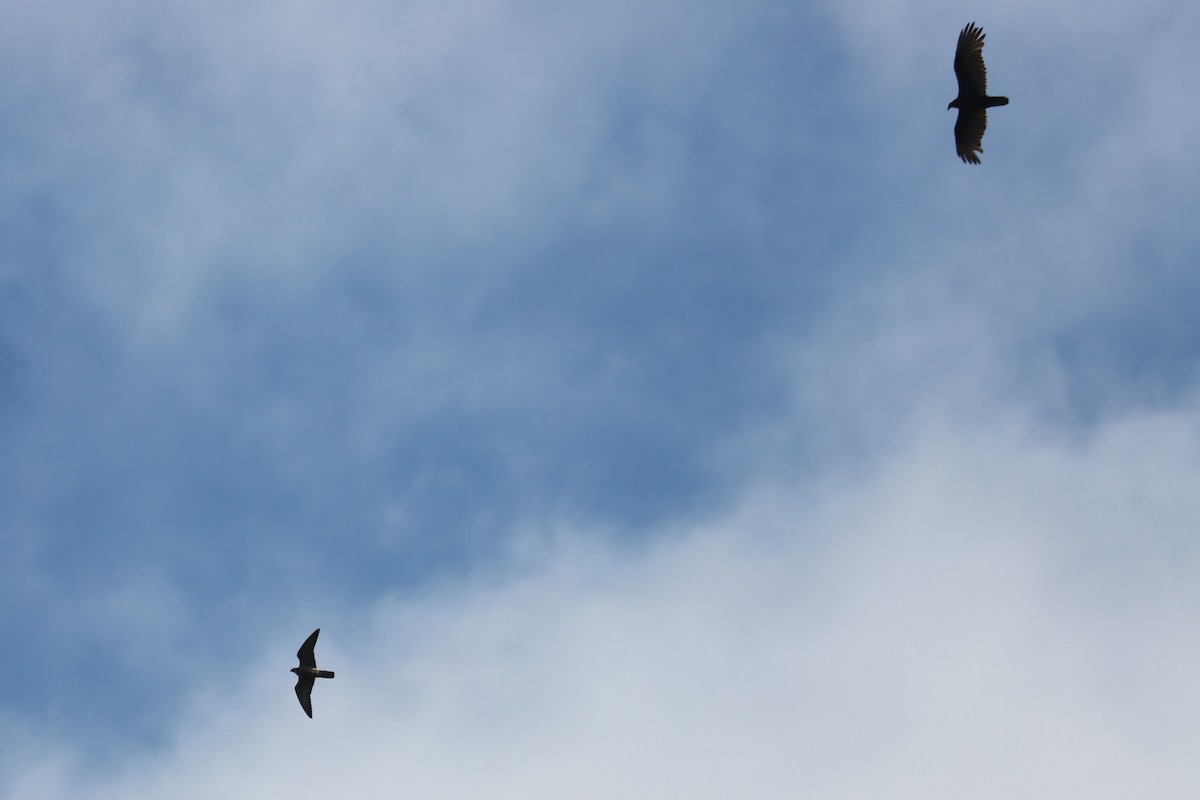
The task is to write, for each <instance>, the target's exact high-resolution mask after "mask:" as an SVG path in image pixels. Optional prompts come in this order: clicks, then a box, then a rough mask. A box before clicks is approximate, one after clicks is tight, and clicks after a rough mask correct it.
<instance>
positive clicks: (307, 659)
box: [296, 628, 321, 716]
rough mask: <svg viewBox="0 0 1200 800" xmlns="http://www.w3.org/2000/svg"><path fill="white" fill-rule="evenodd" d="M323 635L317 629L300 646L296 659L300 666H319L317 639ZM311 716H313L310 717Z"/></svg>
mask: <svg viewBox="0 0 1200 800" xmlns="http://www.w3.org/2000/svg"><path fill="white" fill-rule="evenodd" d="M320 635H321V629H320V628H317V629H316V630H315V631H313V632H312V634H311V635H310V636H309V637H308V638H307V639H305V640H304V644H302V645H300V649H299V650H297V651H296V658H298V659H300V666H302V667H312V668H314V669H315V668H316V666H317V653H316V647H317V637H318V636H320ZM309 716H311V714H310V715H309Z"/></svg>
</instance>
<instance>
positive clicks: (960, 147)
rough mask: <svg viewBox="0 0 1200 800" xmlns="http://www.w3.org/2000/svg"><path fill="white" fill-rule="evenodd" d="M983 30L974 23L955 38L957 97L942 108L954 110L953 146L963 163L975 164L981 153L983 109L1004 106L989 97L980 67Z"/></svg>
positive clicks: (1000, 99) (1004, 99)
mask: <svg viewBox="0 0 1200 800" xmlns="http://www.w3.org/2000/svg"><path fill="white" fill-rule="evenodd" d="M983 36H984V33H983V29H982V28H980V27H979V26H977V25H976V24H975V23H974V22H972V23H970V24H969V25H967V27H965V28H963V29H962V33H960V34H959V35H958V49H957V50H956V51H955V52H954V77H956V78H958V97H956V98H954V99H953V100H951V101H950V105H948V106H946V110H947V111H949V110H950V109H952V108H957V109H958V122H956V123H954V147H955V149H956V150H957V151H958V157H959V158H961V159H962V160H963V161H965V162H968V163H971V164H978V163H979V156H978V155H976V153H982V152H983V132H984V131H985V130H987V110H988V109H989V108H991V107H993V106H1006V105H1008V98H1007V97H989V96H988V93H987V67H985V66H984V65H983Z"/></svg>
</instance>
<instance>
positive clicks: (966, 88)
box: [954, 22, 987, 97]
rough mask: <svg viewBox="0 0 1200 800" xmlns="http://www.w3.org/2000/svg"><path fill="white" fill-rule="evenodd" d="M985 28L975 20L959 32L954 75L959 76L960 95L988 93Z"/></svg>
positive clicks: (982, 94)
mask: <svg viewBox="0 0 1200 800" xmlns="http://www.w3.org/2000/svg"><path fill="white" fill-rule="evenodd" d="M983 37H984V33H983V29H982V28H980V27H978V26H977V25H976V24H975V23H974V22H972V23H970V24H968V25H967V27H965V28H963V29H962V33H960V34H958V49H957V50H955V51H954V76H955V77H956V78H958V96H959V97H968V96H969V95H979V96H980V97H983V96H984V95H986V94H987V67H986V66H984V63H983Z"/></svg>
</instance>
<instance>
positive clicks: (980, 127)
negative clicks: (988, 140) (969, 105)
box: [954, 108, 987, 164]
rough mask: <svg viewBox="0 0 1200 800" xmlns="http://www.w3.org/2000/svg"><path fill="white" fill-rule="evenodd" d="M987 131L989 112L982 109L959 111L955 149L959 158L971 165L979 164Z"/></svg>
mask: <svg viewBox="0 0 1200 800" xmlns="http://www.w3.org/2000/svg"><path fill="white" fill-rule="evenodd" d="M985 130H987V111H985V110H984V109H982V108H979V109H975V110H974V111H970V110H968V109H965V108H960V109H959V110H958V122H956V123H954V149H955V150H956V151H957V152H958V157H959V158H961V159H962V160H963V161H966V162H968V163H970V164H978V163H979V156H978V155H977V154H978V153H982V152H983V132H984V131H985Z"/></svg>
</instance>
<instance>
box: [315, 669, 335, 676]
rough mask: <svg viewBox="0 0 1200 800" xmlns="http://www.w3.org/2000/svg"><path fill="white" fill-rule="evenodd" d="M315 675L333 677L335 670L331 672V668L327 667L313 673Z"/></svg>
mask: <svg viewBox="0 0 1200 800" xmlns="http://www.w3.org/2000/svg"><path fill="white" fill-rule="evenodd" d="M313 676H315V677H317V678H332V677H333V672H331V671H330V670H327V669H319V670H317V671H316V672H314V673H313Z"/></svg>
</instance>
